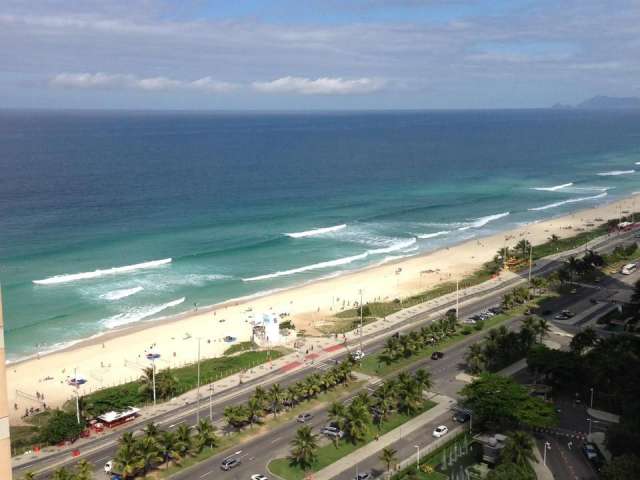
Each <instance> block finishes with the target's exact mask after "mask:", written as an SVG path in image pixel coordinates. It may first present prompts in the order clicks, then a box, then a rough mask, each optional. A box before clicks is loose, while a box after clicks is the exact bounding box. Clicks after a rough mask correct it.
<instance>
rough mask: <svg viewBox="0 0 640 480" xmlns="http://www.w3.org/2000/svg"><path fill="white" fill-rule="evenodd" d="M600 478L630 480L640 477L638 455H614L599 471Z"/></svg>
mask: <svg viewBox="0 0 640 480" xmlns="http://www.w3.org/2000/svg"><path fill="white" fill-rule="evenodd" d="M600 478H602V480H630V479H632V478H640V457H638V456H637V455H621V456H619V457H615V458H614V459H613V460H611V462H609V463H608V464H607V465H606V466H605V467H604V468H603V469H602V471H601V472H600Z"/></svg>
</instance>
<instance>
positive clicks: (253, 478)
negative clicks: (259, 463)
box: [251, 473, 269, 480]
mask: <svg viewBox="0 0 640 480" xmlns="http://www.w3.org/2000/svg"><path fill="white" fill-rule="evenodd" d="M251 480H269V479H268V478H267V477H265V476H264V475H261V474H260V473H256V474H255V475H251Z"/></svg>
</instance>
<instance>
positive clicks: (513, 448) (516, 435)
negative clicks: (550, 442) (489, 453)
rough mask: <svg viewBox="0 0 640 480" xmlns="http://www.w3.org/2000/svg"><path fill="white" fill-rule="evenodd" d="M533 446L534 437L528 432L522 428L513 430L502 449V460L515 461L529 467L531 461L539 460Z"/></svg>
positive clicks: (519, 464) (521, 465)
mask: <svg viewBox="0 0 640 480" xmlns="http://www.w3.org/2000/svg"><path fill="white" fill-rule="evenodd" d="M533 448H534V445H533V439H532V438H531V436H530V435H529V434H528V433H526V432H523V431H521V430H518V431H515V432H511V433H510V434H508V436H507V441H506V442H505V445H504V449H503V450H502V461H503V462H511V463H515V464H516V465H518V466H520V467H529V465H530V464H529V462H536V463H537V462H538V460H537V459H536V457H535V455H534V454H533Z"/></svg>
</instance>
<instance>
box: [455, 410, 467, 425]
mask: <svg viewBox="0 0 640 480" xmlns="http://www.w3.org/2000/svg"><path fill="white" fill-rule="evenodd" d="M453 420H454V421H455V422H458V423H467V422H468V421H469V420H471V415H469V414H468V413H464V412H456V413H454V414H453Z"/></svg>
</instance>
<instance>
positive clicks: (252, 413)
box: [247, 396, 264, 425]
mask: <svg viewBox="0 0 640 480" xmlns="http://www.w3.org/2000/svg"><path fill="white" fill-rule="evenodd" d="M263 405H264V404H263V403H262V402H260V401H259V400H258V399H257V398H256V397H255V396H253V397H251V398H250V399H249V401H248V402H247V413H248V419H249V424H250V425H253V424H254V423H258V422H259V421H260V414H261V413H262V412H263V411H264V407H263Z"/></svg>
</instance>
